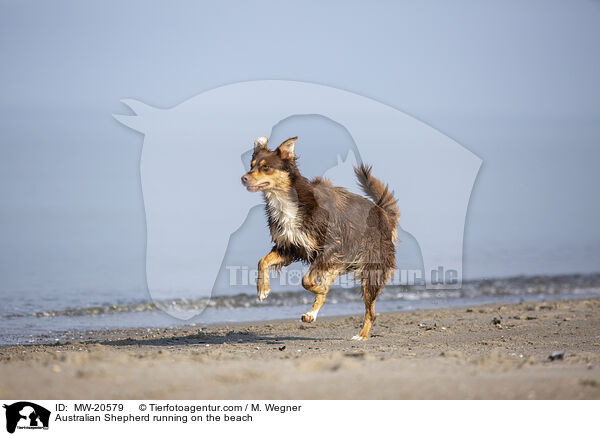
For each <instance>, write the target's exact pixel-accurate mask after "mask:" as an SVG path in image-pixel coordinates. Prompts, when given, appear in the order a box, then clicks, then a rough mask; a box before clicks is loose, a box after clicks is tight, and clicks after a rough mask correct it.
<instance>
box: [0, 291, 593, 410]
mask: <svg viewBox="0 0 600 436" xmlns="http://www.w3.org/2000/svg"><path fill="white" fill-rule="evenodd" d="M360 325H361V317H359V316H351V317H337V318H319V319H318V320H317V322H316V323H314V324H309V325H307V324H302V323H301V322H300V321H299V320H287V321H276V322H266V323H249V324H229V325H219V326H213V327H207V328H198V327H192V326H190V327H183V328H170V329H134V330H113V331H98V332H91V333H87V334H85V335H83V336H82V337H80V336H77V337H73V338H72V339H71V340H69V341H68V342H67V343H58V344H55V345H54V344H53V345H28V346H7V347H2V348H0V397H2V398H7V399H17V398H30V397H32V392H35V395H34V397H35V398H36V399H83V398H86V399H149V398H154V399H253V398H257V399H451V398H457V399H462V398H464V399H600V299H588V300H571V301H560V302H547V303H521V304H517V305H506V306H500V305H487V306H478V307H471V308H455V309H438V310H426V311H425V310H424V311H415V312H398V313H383V314H380V315H379V316H378V318H377V322H376V324H375V326H374V328H373V331H372V333H373V335H372V338H371V339H370V340H369V341H366V342H355V341H351V340H349V338H350V337H352V335H354V334H355V333H356V332H357V331H358V329H359V327H360Z"/></svg>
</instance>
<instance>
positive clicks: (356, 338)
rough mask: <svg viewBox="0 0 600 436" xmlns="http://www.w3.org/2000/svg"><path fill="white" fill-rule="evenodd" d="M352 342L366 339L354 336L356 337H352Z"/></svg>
mask: <svg viewBox="0 0 600 436" xmlns="http://www.w3.org/2000/svg"><path fill="white" fill-rule="evenodd" d="M352 340H353V341H364V340H365V338H363V337H362V336H360V335H354V336H352Z"/></svg>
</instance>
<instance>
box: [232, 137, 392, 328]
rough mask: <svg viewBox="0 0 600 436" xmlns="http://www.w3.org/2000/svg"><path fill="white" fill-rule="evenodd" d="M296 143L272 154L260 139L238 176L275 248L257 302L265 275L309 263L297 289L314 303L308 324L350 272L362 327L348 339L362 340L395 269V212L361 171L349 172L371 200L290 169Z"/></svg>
mask: <svg viewBox="0 0 600 436" xmlns="http://www.w3.org/2000/svg"><path fill="white" fill-rule="evenodd" d="M296 140H297V138H290V139H288V140H286V141H284V142H283V143H282V144H281V145H280V146H279V147H278V148H277V149H276V150H274V151H270V150H269V149H268V148H267V139H266V138H264V137H261V138H259V139H257V140H256V141H255V149H254V154H253V156H252V163H253V165H252V168H251V169H250V171H248V173H246V174H245V175H244V176H243V177H242V183H243V184H244V185H245V186H246V187H247V188H248V190H251V191H262V192H263V195H264V198H265V202H266V212H267V220H268V224H269V229H270V232H271V237H272V240H273V243H274V246H273V249H272V250H271V252H270V253H269V254H267V255H266V256H265V257H264V258H262V259H261V261H260V262H259V276H258V295H259V299H261V300H263V299H264V298H266V296H267V295H268V293H269V269H270V268H272V267H276V268H280V267H281V266H285V265H289V264H290V263H292V262H295V261H302V262H305V263H308V264H310V268H309V271H308V273H307V274H306V275H305V276H304V278H303V280H302V285H303V287H304V288H305V289H307V290H309V291H311V292H312V293H313V294H315V302H314V304H313V306H312V308H311V310H310V311H309V312H307V313H305V314H304V315H302V320H303V321H304V322H312V321H314V319H315V318H316V315H317V313H318V311H319V309H320V308H321V307H322V306H323V304H324V302H325V298H326V297H327V293H328V292H329V288H330V286H331V284H332V283H333V282H334V281H335V280H336V278H337V277H338V276H339V275H341V274H347V273H351V272H352V273H354V274H355V275H356V277H357V278H360V280H361V283H362V294H363V300H364V302H365V320H364V324H363V327H362V329H361V331H360V333H359V334H358V335H357V336H355V337H354V338H353V339H367V338H368V336H369V331H370V329H371V326H372V324H373V322H374V321H375V309H374V306H375V300H376V299H377V297H378V296H379V294H380V293H381V291H382V289H383V287H384V286H385V284H386V283H387V281H388V280H389V278H390V277H391V275H392V272H393V269H394V267H395V247H394V241H395V240H396V236H397V231H396V228H397V225H398V219H399V217H400V212H399V211H398V205H397V204H396V200H395V199H394V197H393V195H392V193H391V192H390V191H389V190H388V189H387V187H386V186H385V185H384V184H383V183H382V182H381V181H379V180H377V179H376V178H374V177H373V176H372V175H371V168H370V167H366V166H364V165H361V166H360V167H359V168H355V172H356V176H357V178H358V182H359V184H360V186H361V187H362V189H363V191H364V192H365V194H366V195H367V196H369V197H370V198H371V199H372V200H373V201H370V200H368V199H366V198H364V197H361V196H360V195H356V194H353V193H351V192H348V191H347V190H345V189H344V188H340V187H336V186H333V185H332V184H331V183H330V182H329V181H328V180H325V179H321V178H318V177H317V178H315V179H314V180H308V179H306V178H305V177H303V176H302V175H301V174H300V171H299V170H298V167H297V166H296V156H295V153H294V145H295V142H296ZM257 162H258V164H257Z"/></svg>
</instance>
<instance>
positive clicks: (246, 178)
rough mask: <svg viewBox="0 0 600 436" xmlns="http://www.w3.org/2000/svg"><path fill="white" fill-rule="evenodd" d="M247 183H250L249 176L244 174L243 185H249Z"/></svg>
mask: <svg viewBox="0 0 600 436" xmlns="http://www.w3.org/2000/svg"><path fill="white" fill-rule="evenodd" d="M247 182H248V176H247V175H245V174H244V175H243V176H242V183H247Z"/></svg>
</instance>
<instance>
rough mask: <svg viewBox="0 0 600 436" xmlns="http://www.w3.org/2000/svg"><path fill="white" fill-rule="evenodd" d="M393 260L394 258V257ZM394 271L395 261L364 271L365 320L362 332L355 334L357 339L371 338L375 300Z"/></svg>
mask: <svg viewBox="0 0 600 436" xmlns="http://www.w3.org/2000/svg"><path fill="white" fill-rule="evenodd" d="M392 260H393V258H392ZM392 273H393V263H391V262H390V263H389V264H388V265H386V266H384V267H382V266H381V265H377V267H376V268H373V267H370V268H367V269H365V270H363V271H362V293H363V300H364V302H365V320H364V322H363V326H362V329H361V330H360V333H358V334H357V335H355V336H353V337H352V339H353V340H355V341H366V340H367V339H369V332H370V331H371V327H372V326H373V323H374V322H375V300H377V297H378V296H379V294H381V291H382V290H383V288H384V287H385V284H386V283H387V281H388V280H389V279H390V277H391V275H392Z"/></svg>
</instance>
